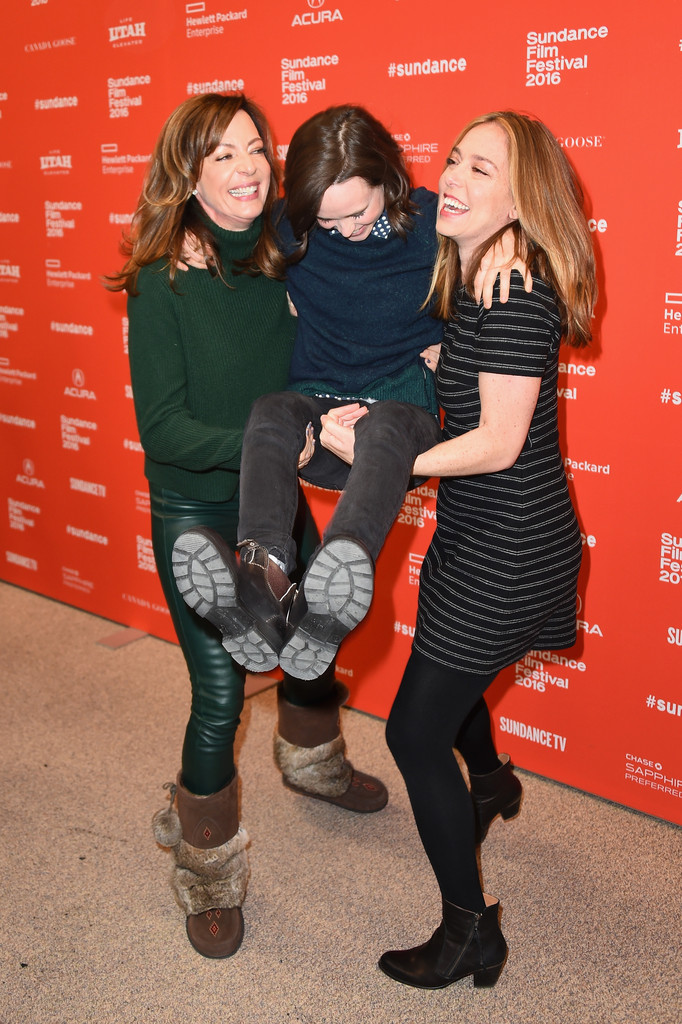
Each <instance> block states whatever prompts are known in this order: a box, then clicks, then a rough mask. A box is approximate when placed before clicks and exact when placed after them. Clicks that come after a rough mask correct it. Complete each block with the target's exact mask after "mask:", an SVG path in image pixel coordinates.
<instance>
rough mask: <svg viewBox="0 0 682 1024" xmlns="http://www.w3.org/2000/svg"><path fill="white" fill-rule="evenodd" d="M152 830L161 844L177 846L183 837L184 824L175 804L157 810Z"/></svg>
mask: <svg viewBox="0 0 682 1024" xmlns="http://www.w3.org/2000/svg"><path fill="white" fill-rule="evenodd" d="M152 832H153V833H154V838H155V839H156V841H157V843H159V844H160V845H161V846H176V845H177V844H178V843H179V842H180V840H181V839H182V825H181V824H180V818H179V817H178V812H177V811H176V810H175V808H174V807H173V805H172V804H171V806H170V807H164V808H162V809H161V810H160V811H157V812H156V814H155V815H154V817H153V818H152Z"/></svg>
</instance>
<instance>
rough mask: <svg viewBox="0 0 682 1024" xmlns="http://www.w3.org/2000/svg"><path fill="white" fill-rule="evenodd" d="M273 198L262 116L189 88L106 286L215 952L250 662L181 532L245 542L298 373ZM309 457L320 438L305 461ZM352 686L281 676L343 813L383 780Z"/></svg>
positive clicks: (190, 909)
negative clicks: (188, 697) (138, 447)
mask: <svg viewBox="0 0 682 1024" xmlns="http://www.w3.org/2000/svg"><path fill="white" fill-rule="evenodd" d="M277 194H278V182H277V176H276V169H275V161H274V156H273V148H272V141H271V136H270V131H269V128H268V125H267V123H266V121H265V119H264V117H263V115H262V113H261V111H260V110H259V109H258V108H257V107H256V106H255V105H254V104H252V103H251V102H250V101H248V100H246V99H245V98H244V97H243V96H230V97H228V96H219V95H216V94H210V95H206V96H198V97H194V98H192V99H189V100H186V101H185V102H184V103H182V104H181V105H180V106H179V107H178V108H177V109H176V110H175V111H174V112H173V113H172V114H171V116H170V117H169V119H168V120H167V122H166V124H165V125H164V127H163V129H162V131H161V134H160V136H159V139H158V141H157V144H156V147H155V150H154V153H153V154H152V158H151V161H150V164H149V168H148V170H147V174H146V178H145V182H144V186H143V189H142V195H141V197H140V201H139V204H138V208H137V212H136V214H135V217H134V219H133V230H132V233H131V238H130V240H129V241H128V242H127V243H126V247H125V252H126V255H127V261H126V263H125V265H124V267H123V269H122V270H121V272H120V273H119V274H118V275H115V276H114V277H113V278H112V279H110V281H109V287H110V288H112V289H114V290H123V289H125V290H126V291H127V292H128V296H129V297H128V316H129V322H130V327H129V351H130V367H131V376H132V385H133V396H134V400H135V411H136V415H137V420H138V426H139V431H140V438H141V441H142V446H143V448H144V452H145V474H146V476H147V479H148V481H149V490H150V495H151V513H152V543H153V547H154V555H155V558H156V564H157V568H158V572H159V576H160V579H161V584H162V587H163V590H164V594H165V597H166V601H167V602H168V606H169V609H170V613H171V617H172V620H173V624H174V627H175V630H176V633H177V636H178V640H179V642H180V646H181V648H182V651H183V654H184V655H185V659H186V661H187V666H188V670H189V676H190V680H191V684H192V705H191V713H190V718H189V722H188V725H187V730H186V733H185V740H184V745H183V750H182V762H181V770H180V772H179V774H178V777H177V781H176V783H174V784H173V785H171V786H170V789H171V801H170V807H169V808H168V809H165V810H164V811H161V812H159V813H158V814H157V815H155V820H154V830H155V836H156V838H157V840H158V841H159V842H160V843H161V844H162V845H165V846H168V847H171V848H172V853H173V858H174V871H173V880H172V884H173V889H174V891H175V895H176V898H177V899H178V902H179V903H180V905H181V906H182V907H183V909H184V910H185V913H186V915H187V934H188V937H189V940H190V942H191V943H192V945H193V946H194V948H195V949H196V950H197V951H198V952H199V953H201V954H202V955H203V956H207V957H214V958H220V957H226V956H230V955H231V954H232V953H234V952H235V951H236V950H237V949H238V947H239V945H240V943H241V939H242V935H243V918H242V912H241V905H242V901H243V899H244V895H245V890H246V879H247V874H248V863H247V858H246V850H245V847H246V844H247V841H248V837H247V834H246V832H245V831H244V829H243V828H242V827H241V825H240V824H239V814H238V807H237V774H236V769H235V763H234V739H235V734H236V731H237V727H238V725H239V716H240V713H241V710H242V706H243V702H244V676H245V673H244V671H243V670H242V669H240V667H239V666H238V665H236V664H235V662H234V661H233V660H232V658H231V656H230V655H229V654H228V652H227V651H226V650H225V649H224V648H223V647H221V646H220V644H217V643H216V642H215V641H216V633H215V630H214V629H213V627H212V626H211V625H209V624H208V623H207V622H206V621H205V620H204V619H203V618H202V617H200V615H198V614H196V612H195V611H194V610H192V609H190V608H189V607H188V606H187V605H186V604H185V602H184V601H183V599H182V598H181V597H180V594H179V593H178V590H177V588H176V585H175V581H174V577H173V567H172V550H173V544H174V542H175V540H176V539H177V537H178V536H179V535H180V534H181V533H183V532H184V531H186V530H187V529H189V528H191V527H193V526H197V525H199V524H202V525H209V526H210V527H211V528H212V530H214V531H215V532H216V534H217V535H218V536H219V537H221V538H222V540H223V541H224V543H225V545H226V548H227V549H230V550H231V549H233V548H234V547H235V546H236V542H237V522H238V512H239V507H238V506H239V465H240V458H241V447H242V434H243V428H244V424H245V422H246V418H247V416H248V413H249V410H250V408H251V404H252V402H253V401H254V399H256V398H257V397H258V396H259V395H262V394H265V393H267V392H271V391H279V390H281V389H283V388H284V387H285V386H286V383H287V380H288V373H289V363H290V359H291V354H292V350H293V343H294V335H295V329H296V321H295V318H293V317H292V316H291V314H290V312H289V308H288V303H287V296H286V287H285V285H284V284H283V283H281V282H279V281H276V280H273V279H271V278H270V277H268V276H266V275H267V274H268V273H270V272H271V270H272V263H273V260H274V259H275V257H276V247H275V242H274V238H273V233H272V228H271V213H272V207H273V204H274V203H275V201H276V198H277ZM188 231H189V232H191V233H192V234H193V235H194V236H195V237H196V238H197V239H198V241H199V243H200V245H201V248H202V250H203V253H204V256H205V258H206V262H207V264H208V267H209V270H210V273H206V272H205V271H199V270H194V269H191V268H190V270H189V271H188V272H187V273H186V274H181V275H178V274H177V271H176V267H177V264H178V262H179V259H180V254H181V251H182V244H183V238H184V236H185V233H186V232H188ZM180 278H181V280H180ZM311 454H312V445H311V442H309V443H308V444H307V445H306V448H305V449H304V451H303V452H302V453H301V464H303V463H304V461H305V460H307V459H308V458H309V457H310V455H311ZM300 521H301V527H300V536H301V545H302V547H301V550H302V551H303V552H306V551H307V552H308V553H311V552H312V550H313V549H314V547H315V545H316V544H317V542H318V538H317V534H316V531H315V527H314V523H313V522H312V519H311V517H310V516H309V514H308V512H307V509H306V507H305V503H304V502H303V500H302V501H301V516H300ZM216 583H217V585H218V586H220V581H219V579H216ZM205 596H206V598H207V599H208V600H210V599H211V595H208V594H206V595H205ZM198 610H199V609H198ZM345 695H346V694H345V693H344V691H343V688H342V687H341V686H340V685H339V684H337V683H336V682H335V680H334V676H333V671H330V672H328V673H326V674H325V675H324V676H322V677H321V678H320V679H319V680H317V681H316V682H315V684H313V685H312V686H311V684H310V683H307V684H305V686H304V685H303V684H301V682H300V681H299V680H296V679H292V678H289V677H287V676H285V678H284V681H283V683H282V685H281V687H280V693H279V699H278V709H279V722H278V729H277V742H279V743H283V744H286V745H287V748H289V747H291V749H292V750H294V751H299V753H300V758H299V759H300V760H301V762H302V764H303V765H306V766H307V763H308V762H309V761H310V760H311V758H310V752H311V749H313V750H314V754H315V757H314V758H313V759H314V760H315V761H316V763H318V762H320V769H319V771H317V773H316V772H315V770H313V772H312V773H311V772H310V771H309V770H306V771H305V772H304V773H303V774H302V775H301V773H300V772H298V771H297V770H296V759H295V758H294V759H293V760H292V759H291V758H289V759H288V761H287V763H288V764H289V765H290V768H289V769H288V770H289V771H290V772H291V773H292V774H291V776H290V777H286V776H285V777H284V779H283V781H284V782H285V784H286V785H288V786H290V787H291V788H294V789H296V791H297V792H300V793H303V794H304V795H309V796H314V797H316V798H322V799H325V800H328V801H330V802H332V803H336V804H339V805H340V806H342V807H345V808H346V809H348V810H355V811H375V810H380V809H381V807H383V806H384V805H385V803H386V800H387V793H386V790H385V787H384V786H383V784H382V783H381V782H380V781H379V780H378V779H374V778H372V777H371V776H367V775H364V774H363V773H361V772H358V771H355V770H354V769H353V768H352V766H351V765H350V764H349V762H348V761H347V760H346V758H345V756H344V753H345V747H344V742H343V737H342V736H341V732H340V727H339V706H340V704H341V703H342V702H343V700H344V699H345ZM174 803H175V808H176V809H174V806H173V805H174Z"/></svg>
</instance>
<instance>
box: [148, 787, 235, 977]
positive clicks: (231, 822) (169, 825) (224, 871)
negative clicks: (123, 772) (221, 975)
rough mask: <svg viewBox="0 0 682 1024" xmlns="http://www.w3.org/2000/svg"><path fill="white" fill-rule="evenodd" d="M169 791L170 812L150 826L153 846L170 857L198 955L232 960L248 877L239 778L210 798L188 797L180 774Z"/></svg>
mask: <svg viewBox="0 0 682 1024" xmlns="http://www.w3.org/2000/svg"><path fill="white" fill-rule="evenodd" d="M169 788H170V790H171V802H170V807H168V808H164V809H163V810H161V811H157V813H156V814H155V815H154V817H153V819H152V826H153V829H154V837H155V838H156V841H157V842H158V843H160V844H161V845H162V846H167V847H170V848H171V852H172V854H173V860H174V868H173V874H172V876H171V886H172V888H173V891H174V893H175V897H176V899H177V901H178V903H179V904H180V906H181V907H182V909H183V910H184V911H185V913H186V914H187V922H186V927H187V937H188V938H189V941H190V942H191V943H192V945H193V946H194V948H195V949H196V951H197V953H201V955H202V956H206V957H210V958H213V959H222V958H224V957H228V956H232V954H233V953H236V951H237V950H238V949H239V946H240V945H241V941H242V937H243V935H244V919H243V917H242V911H241V906H242V903H243V901H244V896H245V895H246V882H247V878H248V873H249V863H248V859H247V855H246V844H247V842H248V840H249V837H248V835H247V834H246V831H245V830H244V829H243V828H242V827H241V826H240V824H239V815H238V811H237V776H236V775H235V777H234V778H233V779H232V781H231V782H230V783H229V784H228V785H227V786H225V787H224V788H223V789H221V790H220V791H219V792H218V793H212V794H211V795H210V796H195V795H194V793H190V791H189V790H188V789H185V787H184V786H183V785H182V782H181V781H180V776H179V775H178V779H177V784H176V785H172V784H170V786H169ZM173 800H176V804H177V812H176V811H175V810H174V809H173Z"/></svg>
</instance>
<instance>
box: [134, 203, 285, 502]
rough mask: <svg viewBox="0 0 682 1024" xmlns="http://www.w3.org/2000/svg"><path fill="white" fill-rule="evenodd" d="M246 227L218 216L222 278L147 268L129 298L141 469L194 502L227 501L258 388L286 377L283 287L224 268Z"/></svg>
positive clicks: (247, 246)
mask: <svg viewBox="0 0 682 1024" xmlns="http://www.w3.org/2000/svg"><path fill="white" fill-rule="evenodd" d="M260 224H261V221H260V218H259V219H258V220H257V221H255V222H254V224H253V225H252V226H251V227H250V228H249V229H248V230H247V231H224V230H223V229H222V228H219V227H218V226H217V225H215V224H213V223H212V224H211V228H212V230H213V233H214V235H215V237H216V240H217V243H218V247H219V250H220V256H221V259H222V261H223V268H224V276H225V279H226V280H227V281H229V283H230V285H231V287H227V285H225V284H224V283H223V281H221V279H220V278H219V277H216V278H213V277H211V275H210V274H208V273H206V271H205V270H195V269H193V268H192V267H190V268H189V270H188V271H186V272H182V271H178V273H177V275H176V278H175V287H176V289H177V291H173V289H172V288H171V286H170V282H169V277H168V262H167V260H163V259H162V260H158V261H157V262H156V263H152V264H151V265H150V266H148V267H144V268H143V269H142V271H141V272H140V275H139V280H138V291H139V295H137V296H134V297H133V296H131V297H129V299H128V318H129V353H130V371H131V377H132V384H133V397H134V401H135V412H136V415H137V423H138V428H139V432H140V439H141V441H142V447H143V448H144V452H145V474H146V476H147V479H148V480H149V482H150V483H151V484H153V485H155V486H156V487H163V488H166V489H167V490H171V491H175V492H177V493H178V494H182V495H183V496H184V497H187V498H193V499H195V500H198V501H227V500H229V499H230V498H232V497H233V495H234V494H235V492H236V491H237V487H238V484H239V460H240V457H241V450H242V434H243V429H244V424H245V422H246V418H247V416H248V413H249V410H250V408H251V403H252V402H253V401H254V399H255V398H257V397H258V396H259V395H262V394H266V393H267V392H270V391H281V390H283V389H284V388H285V387H286V385H287V380H288V372H289V363H290V360H291V354H292V351H293V345H294V335H295V331H296V319H295V317H292V316H291V315H290V313H289V309H288V305H287V298H286V286H285V285H284V284H283V283H281V282H279V281H272V280H270V279H268V278H266V277H263V276H262V275H260V276H259V277H249V276H248V275H246V274H240V275H239V276H237V277H235V276H233V275H232V273H231V268H232V261H233V260H235V259H242V258H244V257H246V256H248V255H249V253H250V252H251V251H252V249H253V247H254V245H255V243H256V240H257V238H258V234H259V231H260Z"/></svg>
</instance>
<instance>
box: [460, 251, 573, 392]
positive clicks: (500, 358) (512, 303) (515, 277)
mask: <svg viewBox="0 0 682 1024" xmlns="http://www.w3.org/2000/svg"><path fill="white" fill-rule="evenodd" d="M560 336H561V332H560V321H559V313H558V310H557V306H556V300H555V298H554V295H553V292H552V291H551V289H550V288H548V286H547V285H546V284H545V283H544V282H543V281H542V280H540V279H539V278H533V291H532V292H526V291H525V289H524V287H523V279H522V277H521V275H520V274H519V273H518V272H517V271H513V272H512V278H511V286H510V291H509V300H508V302H506V303H502V302H500V301H499V282H498V283H496V285H495V290H494V293H493V304H492V307H491V308H490V309H485V308H484V307H483V305H482V304H481V306H480V307H479V312H478V318H477V324H476V332H475V338H474V341H473V345H474V352H475V356H474V358H475V361H476V363H477V365H478V371H479V372H482V373H500V374H509V375H510V376H516V377H542V376H543V374H544V372H545V369H546V366H547V360H548V358H549V356H550V354H552V353H554V352H556V350H557V348H558V346H559V341H560Z"/></svg>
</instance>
